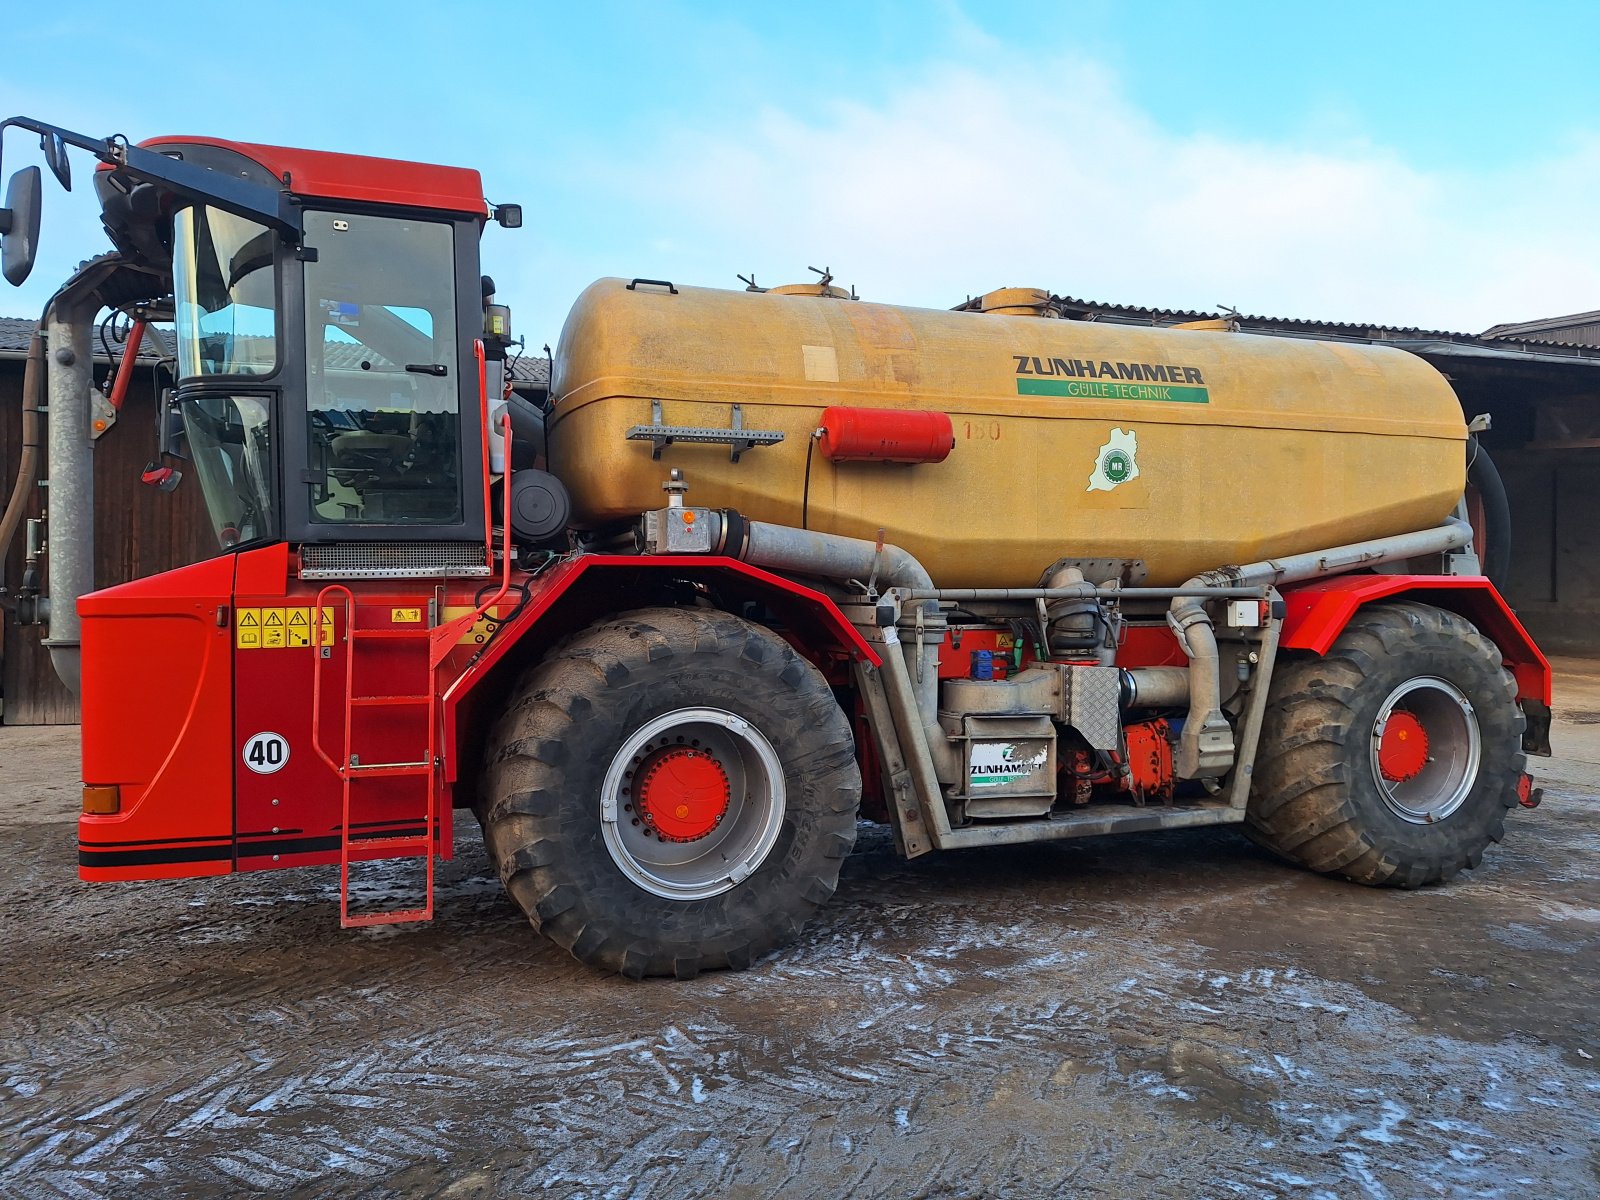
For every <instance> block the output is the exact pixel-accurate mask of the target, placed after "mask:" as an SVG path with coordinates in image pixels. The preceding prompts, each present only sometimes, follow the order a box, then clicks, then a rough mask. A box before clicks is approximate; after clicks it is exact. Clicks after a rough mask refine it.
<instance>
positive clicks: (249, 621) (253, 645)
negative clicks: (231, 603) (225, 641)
mask: <svg viewBox="0 0 1600 1200" xmlns="http://www.w3.org/2000/svg"><path fill="white" fill-rule="evenodd" d="M233 630H234V642H233V644H234V645H235V646H237V647H238V648H239V649H241V650H258V649H260V648H261V610H260V609H259V608H241V609H238V610H236V611H235V612H234V614H233Z"/></svg>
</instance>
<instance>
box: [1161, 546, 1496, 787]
mask: <svg viewBox="0 0 1600 1200" xmlns="http://www.w3.org/2000/svg"><path fill="white" fill-rule="evenodd" d="M1471 540H1472V527H1471V526H1470V525H1468V524H1467V523H1466V522H1464V521H1460V520H1457V519H1456V518H1454V517H1451V518H1449V519H1447V520H1446V521H1445V523H1444V524H1443V525H1440V526H1438V527H1436V528H1434V529H1424V530H1419V531H1418V532H1416V533H1402V534H1398V535H1396V536H1394V537H1387V538H1373V539H1370V540H1368V541H1365V542H1352V543H1350V544H1348V545H1344V546H1335V547H1334V548H1333V549H1331V550H1314V551H1311V552H1310V553H1307V554H1292V555H1288V556H1287V557H1284V558H1276V559H1264V560H1262V561H1261V562H1254V563H1247V564H1245V565H1244V566H1242V567H1221V568H1219V569H1217V570H1214V571H1204V572H1202V573H1200V574H1199V575H1196V576H1195V577H1194V578H1193V579H1191V580H1189V581H1188V582H1186V583H1185V584H1184V585H1183V591H1184V593H1186V594H1180V595H1179V596H1178V597H1177V598H1176V599H1174V600H1173V602H1172V606H1171V609H1170V610H1169V611H1168V613H1167V624H1168V625H1170V626H1171V627H1172V631H1173V633H1175V634H1176V635H1177V638H1178V644H1179V645H1180V646H1181V647H1182V648H1183V651H1184V653H1185V654H1187V655H1188V656H1189V716H1188V719H1187V720H1186V721H1185V722H1184V726H1183V733H1182V734H1181V735H1180V736H1179V739H1178V750H1177V754H1176V755H1175V756H1174V758H1173V769H1174V770H1175V771H1176V773H1177V774H1178V776H1179V777H1180V778H1182V779H1200V778H1206V777H1209V776H1214V775H1221V774H1223V773H1224V772H1225V771H1227V770H1228V769H1229V768H1230V767H1231V766H1232V765H1233V762H1234V758H1235V753H1234V742H1233V729H1232V727H1231V726H1230V725H1229V724H1228V721H1227V718H1226V717H1225V716H1223V713H1222V686H1221V671H1220V667H1219V665H1218V656H1217V637H1216V630H1215V628H1214V627H1213V626H1212V624H1211V614H1210V613H1208V612H1207V611H1206V608H1205V605H1204V604H1202V603H1201V599H1200V596H1198V595H1192V594H1187V593H1188V592H1189V591H1190V589H1195V588H1211V587H1224V588H1225V587H1248V586H1272V585H1278V584H1287V583H1299V582H1301V581H1302V580H1306V579H1315V578H1316V577H1317V576H1319V575H1335V574H1342V573H1344V572H1347V571H1353V570H1356V569H1357V568H1360V567H1376V566H1382V565H1383V564H1384V563H1390V562H1398V561H1400V560H1402V559H1407V558H1418V557H1421V556H1422V555H1425V554H1443V553H1445V552H1447V551H1450V550H1454V549H1456V548H1457V547H1459V546H1464V545H1466V544H1467V543H1468V542H1470V541H1471Z"/></svg>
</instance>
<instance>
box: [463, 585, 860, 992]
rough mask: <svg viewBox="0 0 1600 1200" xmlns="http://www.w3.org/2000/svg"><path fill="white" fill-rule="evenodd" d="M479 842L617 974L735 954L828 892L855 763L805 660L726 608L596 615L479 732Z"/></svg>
mask: <svg viewBox="0 0 1600 1200" xmlns="http://www.w3.org/2000/svg"><path fill="white" fill-rule="evenodd" d="M485 784H486V786H485V787H484V789H483V800H482V804H483V806H484V810H483V812H482V813H481V814H480V815H481V818H482V820H483V826H484V839H485V842H486V844H487V846H488V849H489V855H490V858H491V860H492V861H494V862H495V863H496V864H497V866H498V868H499V871H500V877H501V880H502V881H503V882H504V884H505V887H506V890H507V892H508V893H509V894H510V895H511V897H512V899H513V900H515V901H516V902H517V904H518V905H519V906H521V908H522V910H523V911H524V912H525V913H526V914H527V916H528V920H529V921H530V922H531V923H532V924H533V926H534V927H535V928H536V929H538V930H540V932H542V933H544V934H545V935H546V936H547V937H549V938H550V939H551V940H553V941H555V942H556V943H557V944H559V945H561V946H563V947H565V948H566V949H567V950H569V951H570V952H571V953H572V954H573V955H574V956H575V957H576V958H578V959H580V960H581V961H583V962H585V963H589V964H590V965H592V966H596V967H600V968H603V969H606V970H613V971H618V972H620V973H622V974H623V975H627V976H630V977H633V978H640V977H643V976H646V975H675V976H677V977H678V978H680V979H686V978H692V977H693V976H694V975H696V974H697V973H698V972H700V971H701V970H707V969H714V968H719V967H731V968H734V969H742V968H744V967H747V966H749V965H750V963H751V962H752V961H754V960H755V959H756V958H758V957H759V956H761V955H762V954H765V953H766V952H768V951H769V950H773V949H775V948H777V947H778V946H781V945H783V944H785V943H787V942H789V941H792V940H793V939H794V938H795V937H796V936H797V935H798V934H799V932H800V927H801V926H802V925H803V924H804V923H805V921H806V919H807V918H809V917H810V916H811V914H812V913H813V912H814V911H815V910H816V908H817V906H818V905H820V904H821V903H822V902H823V901H824V900H826V899H827V898H828V897H829V896H830V895H832V894H833V891H834V888H835V887H836V886H837V884H838V880H839V871H840V868H841V866H842V865H843V860H844V859H845V857H846V856H847V855H848V854H849V853H850V850H851V847H852V846H853V845H854V843H855V828H856V826H855V820H856V809H857V807H858V805H859V803H860V798H861V776H860V773H859V770H858V769H857V766H856V760H855V755H854V752H853V741H852V736H851V729H850V723H849V721H848V720H847V719H846V718H845V715H844V713H843V712H842V711H841V710H840V708H839V705H838V702H837V701H836V700H835V699H834V696H833V693H832V691H831V690H830V689H829V687H828V684H827V681H826V680H825V679H824V678H823V677H822V675H821V673H820V672H818V671H817V669H816V668H815V667H814V666H812V665H811V664H810V663H808V662H806V661H805V660H804V659H803V658H801V657H800V655H799V654H797V653H796V652H795V650H794V649H793V647H791V646H790V645H789V644H788V643H787V642H785V641H783V640H782V639H781V638H779V637H777V636H776V635H775V634H773V633H772V632H771V631H769V630H766V629H763V628H762V627H760V626H757V625H752V624H751V623H749V622H747V621H743V620H740V619H739V618H737V617H733V616H730V615H729V614H727V613H723V612H718V611H715V610H711V609H698V608H660V609H645V610H642V611H639V612H634V613H629V614H627V615H625V616H623V617H619V618H617V619H614V620H610V621H606V622H603V623H601V624H598V625H595V626H593V627H591V628H590V629H588V630H586V631H584V632H583V633H581V634H579V635H578V636H577V637H576V638H574V639H573V640H572V641H570V642H568V643H567V644H566V645H565V646H563V647H562V648H560V649H559V650H558V651H556V652H555V654H553V655H552V656H551V657H550V658H547V659H546V660H545V661H544V662H542V663H540V664H538V665H537V666H536V667H534V668H532V669H531V670H530V671H529V672H528V673H527V674H526V675H525V676H524V677H523V679H522V680H521V681H520V682H519V683H518V685H517V687H516V689H515V691H514V693H513V696H512V699H511V702H510V705H509V707H508V709H507V711H506V712H505V713H504V715H503V716H502V717H501V718H500V720H499V721H498V722H497V723H496V726H495V729H494V732H493V734H492V735H491V738H490V743H489V753H488V771H487V778H486V780H485Z"/></svg>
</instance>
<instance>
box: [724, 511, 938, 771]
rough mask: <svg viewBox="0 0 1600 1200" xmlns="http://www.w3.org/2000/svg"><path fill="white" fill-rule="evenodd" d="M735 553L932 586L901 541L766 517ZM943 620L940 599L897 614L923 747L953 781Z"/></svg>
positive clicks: (772, 566) (814, 571)
mask: <svg viewBox="0 0 1600 1200" xmlns="http://www.w3.org/2000/svg"><path fill="white" fill-rule="evenodd" d="M739 557H740V558H741V559H743V560H744V561H745V562H747V563H750V564H751V565H753V566H758V567H765V568H767V569H768V570H771V571H789V572H792V573H794V574H797V575H820V576H822V577H824V578H827V579H842V580H848V579H854V580H858V581H862V582H865V581H866V580H869V579H871V580H875V581H876V584H875V586H876V587H877V588H878V590H879V591H880V592H882V591H887V590H888V589H890V588H900V589H905V590H906V591H907V592H931V591H933V590H934V589H933V580H932V578H930V577H929V575H928V572H927V570H926V568H924V567H923V565H922V564H921V563H920V562H918V561H917V560H916V559H915V558H914V557H912V555H911V554H909V553H907V552H906V551H905V550H902V549H901V548H900V547H899V546H894V545H889V544H887V543H886V544H884V545H882V546H879V545H878V543H876V542H869V541H867V540H866V539H864V538H850V537H840V536H839V535H838V534H832V533H818V532H816V531H815V530H810V529H796V528H794V527H793V526H790V525H774V524H772V523H770V522H767V521H748V522H746V523H745V535H744V546H743V549H742V551H741V552H740V553H739ZM945 625H946V623H945V618H944V615H943V614H942V613H940V611H939V604H938V601H937V600H934V599H932V598H923V599H921V600H919V601H917V602H915V604H914V607H913V609H912V611H909V612H906V613H903V614H902V615H901V618H900V629H901V640H902V644H903V647H904V654H905V657H906V660H907V664H906V665H907V667H908V668H909V669H910V670H911V671H912V672H914V675H913V678H912V680H911V681H910V682H911V684H912V685H913V686H914V689H915V699H916V706H917V710H918V712H919V713H920V714H921V724H922V728H923V731H924V741H925V743H926V746H927V752H928V754H929V755H930V757H931V758H932V761H933V766H934V770H935V773H936V774H937V775H938V777H939V779H941V780H942V781H944V782H946V783H954V782H955V781H956V779H957V778H958V777H959V774H960V771H961V764H960V763H959V762H958V761H957V754H956V749H955V747H954V746H953V745H951V743H950V739H949V738H948V737H946V736H945V732H944V727H943V726H941V725H940V724H939V648H940V647H941V646H942V645H943V644H944V633H945ZM892 691H893V689H891V696H892Z"/></svg>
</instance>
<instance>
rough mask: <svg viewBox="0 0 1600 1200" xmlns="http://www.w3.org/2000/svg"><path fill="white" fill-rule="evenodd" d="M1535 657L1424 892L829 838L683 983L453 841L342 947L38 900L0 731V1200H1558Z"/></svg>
mask: <svg viewBox="0 0 1600 1200" xmlns="http://www.w3.org/2000/svg"><path fill="white" fill-rule="evenodd" d="M1560 669H1561V673H1560V676H1559V679H1558V694H1557V709H1558V717H1560V718H1561V719H1560V721H1559V723H1558V726H1557V730H1556V749H1557V751H1558V754H1559V755H1560V757H1558V758H1557V759H1555V760H1551V761H1549V762H1545V761H1542V760H1541V761H1538V762H1536V767H1537V768H1538V773H1539V775H1540V777H1541V780H1542V781H1543V782H1544V783H1545V786H1546V788H1547V793H1546V800H1545V803H1544V805H1543V806H1542V807H1541V808H1539V809H1538V810H1536V811H1533V812H1523V811H1515V812H1513V813H1512V815H1511V820H1510V832H1509V836H1508V837H1507V840H1506V842H1505V844H1504V845H1503V846H1501V847H1499V848H1498V849H1497V850H1495V851H1492V852H1491V853H1490V855H1489V856H1488V857H1487V858H1486V859H1485V861H1484V863H1483V865H1482V866H1481V867H1480V868H1479V869H1478V870H1477V871H1475V872H1472V873H1470V874H1469V875H1466V876H1464V877H1463V878H1462V880H1461V881H1459V882H1456V883H1453V884H1450V885H1447V886H1445V887H1440V888H1433V889H1428V890H1425V891H1421V892H1414V893H1405V892H1397V891H1387V890H1382V891H1378V890H1368V889H1363V888H1359V887H1355V886H1351V885H1347V884H1341V883H1336V882H1333V881H1330V880H1325V879H1321V878H1319V877H1316V876H1312V875H1308V874H1305V873H1303V872H1300V871H1297V870H1295V869H1292V868H1290V867H1287V866H1283V865H1280V864H1279V863H1277V862H1276V861H1274V860H1272V859H1270V858H1268V857H1267V856H1266V855H1265V854H1264V853H1262V852H1260V851H1258V850H1256V849H1255V848H1254V847H1253V846H1251V845H1250V844H1249V843H1248V842H1246V841H1245V840H1244V839H1243V838H1242V837H1241V836H1239V835H1237V834H1235V833H1233V832H1231V831H1227V830H1208V831H1189V832H1182V833H1169V834H1160V835H1142V836H1136V837H1126V838H1120V839H1098V840H1094V841H1086V842H1080V843H1059V844H1056V845H1053V846H1047V847H1021V848H1016V849H998V850H990V851H982V852H968V853H964V854H956V855H949V856H933V857H931V858H930V859H926V860H920V861H918V862H916V863H909V864H908V863H903V862H900V861H898V860H897V859H896V858H895V856H894V853H893V849H892V846H891V844H890V840H889V837H888V836H887V833H886V832H885V831H883V830H879V829H870V828H864V829H863V836H862V840H861V848H860V850H859V851H858V853H857V854H856V855H855V856H854V857H853V858H852V859H851V860H850V861H849V862H848V864H847V865H846V869H845V875H844V881H843V884H842V885H841V887H840V890H839V894H838V895H837V896H836V897H835V898H834V900H833V901H832V902H831V903H830V904H829V905H827V906H826V907H825V908H824V909H823V910H822V912H821V913H820V914H819V916H818V917H817V919H816V920H814V921H813V922H812V924H811V925H809V926H808V927H807V929H806V932H805V935H804V937H803V940H802V942H801V943H800V944H799V945H797V946H794V947H791V948H790V949H788V950H786V951H783V952H781V953H780V954H778V955H775V956H772V957H770V958H768V959H766V960H763V961H762V962H760V963H758V964H757V965H756V966H755V967H754V968H752V969H751V970H750V971H747V972H744V973H742V974H718V975H712V976H707V977H704V978H702V979H700V980H697V981H695V982H693V983H688V984H678V983H672V982H666V981H660V982H650V983H644V984H633V983H628V982H626V981H623V980H620V979H615V978H608V977H604V976H600V975H596V974H594V973H592V972H590V971H588V970H587V969H585V968H581V967H579V966H577V965H576V964H575V963H573V962H572V961H571V960H570V959H568V958H567V957H566V955H565V954H564V953H562V952H560V951H558V950H556V949H554V948H553V947H551V946H549V945H547V944H545V943H543V942H542V941H540V940H539V939H538V938H537V937H536V936H535V935H534V934H533V933H532V932H531V930H529V929H528V928H527V927H526V925H525V924H524V923H523V921H522V919H521V917H520V915H519V914H518V913H517V912H516V911H515V910H514V909H513V908H512V906H511V904H510V903H509V901H507V900H506V899H505V898H504V897H503V896H502V895H501V894H500V891H499V887H498V885H497V883H496V882H495V881H494V879H493V878H492V876H491V875H490V874H489V871H488V866H487V863H486V861H485V859H484V856H483V852H482V849H481V847H480V846H479V844H478V843H477V839H476V826H475V825H474V824H473V823H472V822H471V820H470V818H463V819H462V820H461V822H460V824H459V826H458V831H457V832H458V845H459V847H460V848H461V851H462V852H461V854H460V857H459V858H458V859H457V861H456V862H454V863H452V864H449V865H448V866H446V867H445V868H444V869H443V870H442V872H441V883H440V889H439V901H438V916H437V919H436V921H435V922H434V923H433V924H432V925H427V926H412V927H405V928H400V929H375V930H365V931H341V930H340V929H339V926H338V907H337V872H336V871H334V870H331V869H312V870H295V871H284V872H277V873H269V874H263V875H246V876H235V877H227V878H222V879H216V880H198V881H195V880H186V881H177V882H171V883H153V884H122V885H98V886H90V885H86V884H82V883H79V882H78V881H77V878H76V874H75V870H74V854H75V844H74V827H73V825H72V814H73V808H74V804H75V802H76V791H75V777H76V758H75V755H76V747H75V742H74V737H75V731H72V730H45V731H40V730H26V729H4V730H0V763H3V766H0V837H3V838H4V839H5V842H6V845H7V849H8V851H9V853H8V855H7V868H6V871H5V874H4V878H3V879H0V921H3V923H4V928H5V937H4V939H3V942H0V945H3V947H4V950H3V954H4V956H5V963H4V970H3V971H0V988H3V989H4V1001H3V1006H0V1011H3V1013H4V1018H3V1024H0V1194H3V1195H5V1196H19V1197H44V1196H50V1197H54V1196H74V1197H77V1196H105V1195H113V1196H121V1195H129V1196H132V1195H138V1196H210V1195H235V1194H246V1193H259V1194H268V1195H305V1196H328V1195H338V1196H345V1195H349V1196H367V1197H390V1196H394V1197H402V1196H404V1197H409V1196H440V1197H475V1196H500V1195H510V1196H523V1195H526V1196H581V1197H596V1198H599V1197H671V1196H699V1195H718V1196H727V1197H757V1196H774V1197H777V1196H781V1197H785V1198H789V1197H794V1198H804V1197H819V1198H823V1197H826V1198H833V1197H842V1196H860V1197H878V1196H882V1197H909V1196H918V1197H946V1196H951V1197H954V1196H1017V1197H1029V1196H1106V1197H1147V1196H1175V1197H1177V1196H1181V1197H1185V1198H1186V1200H1194V1198H1198V1197H1213V1196H1226V1197H1280V1196H1282V1197H1305V1198H1307V1200H1311V1198H1316V1200H1326V1198H1331V1197H1350V1196H1364V1197H1393V1198H1400V1197H1413V1196H1419V1197H1422V1196H1426V1197H1431V1196H1452V1197H1454V1196H1471V1197H1522V1196H1527V1197H1580V1196H1593V1195H1597V1194H1600V1070H1597V1068H1600V1018H1597V1014H1596V991H1597V988H1596V985H1597V983H1600V666H1597V665H1596V664H1590V663H1585V662H1582V661H1578V660H1571V661H1563V662H1562V663H1561V664H1560ZM378 870H379V872H380V874H378V875H377V876H375V877H374V878H373V879H372V880H371V881H370V883H369V884H368V886H367V887H366V888H365V889H364V892H365V895H366V898H367V899H368V900H371V901H373V902H375V903H382V902H383V901H384V900H385V898H391V899H396V900H397V899H400V898H401V897H402V896H403V895H404V888H403V884H405V883H406V882H407V880H408V878H409V877H408V875H407V872H406V870H405V869H404V868H391V867H384V868H378Z"/></svg>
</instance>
